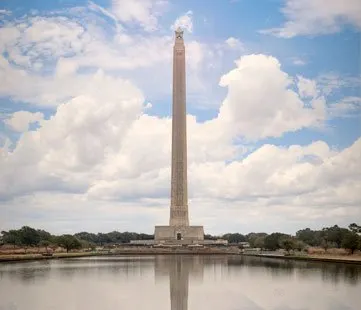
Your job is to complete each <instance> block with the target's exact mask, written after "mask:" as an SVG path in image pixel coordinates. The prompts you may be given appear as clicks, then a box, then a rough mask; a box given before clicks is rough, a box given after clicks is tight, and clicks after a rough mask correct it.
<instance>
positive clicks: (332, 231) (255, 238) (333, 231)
mask: <svg viewBox="0 0 361 310" xmlns="http://www.w3.org/2000/svg"><path fill="white" fill-rule="evenodd" d="M217 238H219V237H216V236H211V235H205V239H211V240H212V239H217ZM221 238H223V239H226V240H227V241H228V242H229V243H231V244H232V243H234V244H235V243H240V242H248V243H249V244H250V247H252V248H261V249H267V250H272V251H274V250H277V249H285V250H286V251H290V250H299V251H302V250H304V249H306V248H307V247H310V246H311V247H322V248H324V249H325V250H327V249H329V248H345V249H347V250H349V251H350V253H354V251H355V250H361V226H360V225H357V224H356V223H352V224H350V225H349V226H348V228H342V227H339V226H338V225H334V226H331V227H324V228H322V229H320V230H312V229H310V228H305V229H301V230H299V231H297V232H296V235H294V236H293V235H289V234H284V233H281V232H275V233H271V234H267V233H253V232H252V233H249V234H246V235H242V234H239V233H233V234H225V235H223V236H221Z"/></svg>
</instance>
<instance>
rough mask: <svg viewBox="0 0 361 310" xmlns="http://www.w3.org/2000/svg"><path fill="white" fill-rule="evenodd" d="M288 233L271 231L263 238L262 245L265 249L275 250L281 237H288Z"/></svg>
mask: <svg viewBox="0 0 361 310" xmlns="http://www.w3.org/2000/svg"><path fill="white" fill-rule="evenodd" d="M289 237H290V236H289V235H286V234H282V233H279V232H277V233H272V234H270V235H268V236H267V237H266V238H265V239H264V246H265V248H266V249H268V250H271V251H275V250H277V249H279V248H280V247H281V245H280V242H281V240H282V239H285V238H289Z"/></svg>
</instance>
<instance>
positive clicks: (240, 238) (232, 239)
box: [222, 233, 246, 243]
mask: <svg viewBox="0 0 361 310" xmlns="http://www.w3.org/2000/svg"><path fill="white" fill-rule="evenodd" d="M222 239H225V240H227V241H228V242H229V243H239V242H245V241H246V237H245V236H244V235H242V234H239V233H229V234H225V235H223V236H222Z"/></svg>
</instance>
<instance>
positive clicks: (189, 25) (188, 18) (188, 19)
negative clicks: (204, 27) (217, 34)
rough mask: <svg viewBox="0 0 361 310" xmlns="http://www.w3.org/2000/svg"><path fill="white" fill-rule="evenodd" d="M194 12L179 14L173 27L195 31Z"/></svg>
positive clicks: (174, 28)
mask: <svg viewBox="0 0 361 310" xmlns="http://www.w3.org/2000/svg"><path fill="white" fill-rule="evenodd" d="M192 19H193V12H192V11H188V12H187V13H185V14H184V15H182V16H179V17H178V18H177V19H176V20H175V22H174V24H173V25H172V27H171V29H173V30H176V29H177V28H178V27H180V28H182V29H185V30H187V31H188V32H193V20H192Z"/></svg>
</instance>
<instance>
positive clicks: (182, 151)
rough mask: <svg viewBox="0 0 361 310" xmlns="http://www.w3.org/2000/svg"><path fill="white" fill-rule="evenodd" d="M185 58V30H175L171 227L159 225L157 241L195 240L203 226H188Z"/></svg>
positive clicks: (156, 233) (200, 238)
mask: <svg viewBox="0 0 361 310" xmlns="http://www.w3.org/2000/svg"><path fill="white" fill-rule="evenodd" d="M186 118H187V111H186V61H185V47H184V40H183V31H182V29H180V28H178V29H177V30H176V31H175V42H174V47H173V106H172V175H171V178H172V181H171V203H170V219H169V226H156V227H155V232H154V239H155V241H158V242H162V241H163V242H167V241H178V242H179V243H196V242H197V241H199V240H203V239H204V231H203V226H189V215H188V189H187V120H186Z"/></svg>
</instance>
